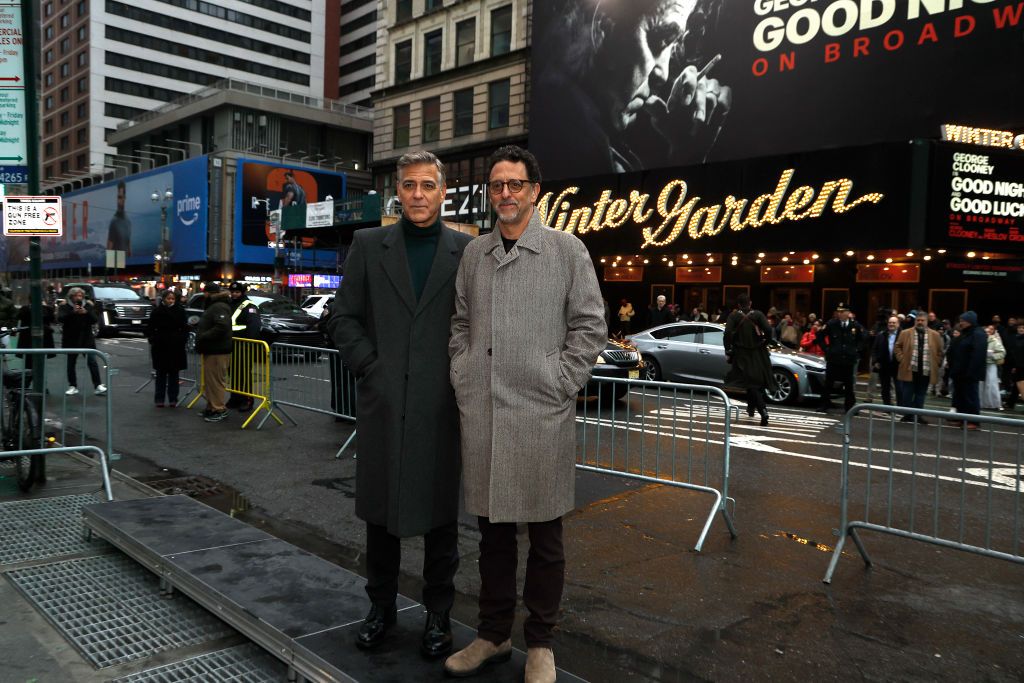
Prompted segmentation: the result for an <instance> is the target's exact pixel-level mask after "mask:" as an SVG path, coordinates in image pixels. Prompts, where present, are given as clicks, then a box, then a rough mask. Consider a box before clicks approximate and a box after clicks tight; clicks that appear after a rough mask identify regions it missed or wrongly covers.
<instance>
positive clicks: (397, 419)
mask: <svg viewBox="0 0 1024 683" xmlns="http://www.w3.org/2000/svg"><path fill="white" fill-rule="evenodd" d="M469 240H470V238H469V236H468V235H463V234H462V233H459V232H455V231H454V230H451V229H449V228H446V227H445V228H442V229H441V234H440V236H439V238H438V243H437V252H436V253H435V255H434V262H433V265H432V266H431V270H430V275H429V276H428V277H427V282H426V285H424V288H423V294H421V295H420V298H419V301H417V300H416V295H415V293H414V291H413V287H412V278H411V277H410V275H409V260H408V257H407V256H406V251H405V239H404V237H403V235H402V224H401V223H398V224H396V225H392V226H390V227H386V228H370V229H367V230H358V231H356V233H355V237H354V239H353V241H352V248H351V249H350V250H349V253H348V258H347V259H346V260H345V277H344V279H343V280H342V281H341V287H339V288H338V293H337V295H336V297H335V299H334V309H333V314H332V316H331V319H330V321H329V322H328V328H329V330H330V334H331V337H332V338H333V339H334V343H335V345H336V346H337V348H338V350H339V351H340V353H341V357H342V358H344V359H345V362H346V363H348V365H349V367H350V368H351V369H352V371H353V372H354V373H355V374H356V376H357V377H359V383H358V385H357V396H356V419H357V423H356V426H357V432H356V448H357V451H358V453H359V457H358V459H357V460H356V516H358V517H359V518H360V519H363V520H365V521H367V522H370V523H371V524H376V525H378V526H386V527H387V528H388V531H389V532H390V533H391V534H392V535H394V536H399V537H408V536H421V535H423V534H425V533H427V532H428V531H430V530H431V529H434V528H437V527H439V526H441V525H443V524H447V523H449V522H453V521H455V520H456V519H457V518H458V514H459V474H460V464H459V425H458V412H457V410H456V407H455V394H454V392H453V391H452V387H451V384H450V383H449V381H448V335H449V331H450V324H451V316H452V313H453V312H454V310H455V305H454V300H455V273H456V271H457V269H458V266H459V258H460V257H461V256H462V251H463V249H464V248H465V247H466V245H467V244H468V243H469Z"/></svg>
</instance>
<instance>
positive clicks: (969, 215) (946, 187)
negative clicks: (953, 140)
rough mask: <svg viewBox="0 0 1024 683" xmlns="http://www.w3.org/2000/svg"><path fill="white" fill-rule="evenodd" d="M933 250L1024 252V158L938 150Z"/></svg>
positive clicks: (932, 210) (958, 148)
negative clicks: (948, 248)
mask: <svg viewBox="0 0 1024 683" xmlns="http://www.w3.org/2000/svg"><path fill="white" fill-rule="evenodd" d="M933 159H934V160H933V165H932V176H931V178H932V200H931V205H930V210H929V218H928V242H929V245H930V246H958V247H964V248H977V249H978V250H986V249H989V250H999V251H1015V252H1020V251H1024V155H1021V154H1020V153H1019V152H1010V151H1005V150H996V149H991V150H978V149H977V148H971V147H965V146H963V145H947V144H942V145H937V146H936V149H935V153H934V157H933Z"/></svg>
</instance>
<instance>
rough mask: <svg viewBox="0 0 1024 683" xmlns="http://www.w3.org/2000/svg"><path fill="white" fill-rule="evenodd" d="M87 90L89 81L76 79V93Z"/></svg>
mask: <svg viewBox="0 0 1024 683" xmlns="http://www.w3.org/2000/svg"><path fill="white" fill-rule="evenodd" d="M88 89H89V79H88V78H86V77H85V76H82V77H81V78H79V79H78V92H80V93H83V92H85V91H86V90H88Z"/></svg>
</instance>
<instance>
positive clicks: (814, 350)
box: [800, 329, 825, 356]
mask: <svg viewBox="0 0 1024 683" xmlns="http://www.w3.org/2000/svg"><path fill="white" fill-rule="evenodd" d="M800 350H801V351H803V352H804V353H810V354H812V355H815V356H824V355H825V351H824V349H822V348H821V346H819V345H818V332H817V331H816V330H813V329H811V330H807V331H806V332H804V334H803V336H802V337H800Z"/></svg>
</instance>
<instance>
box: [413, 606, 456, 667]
mask: <svg viewBox="0 0 1024 683" xmlns="http://www.w3.org/2000/svg"><path fill="white" fill-rule="evenodd" d="M451 651H452V622H451V619H449V618H448V612H427V619H426V621H425V622H423V640H422V641H421V642H420V652H421V653H422V654H423V656H424V657H426V658H428V659H436V658H437V657H442V656H444V655H446V654H448V653H449V652H451Z"/></svg>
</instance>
